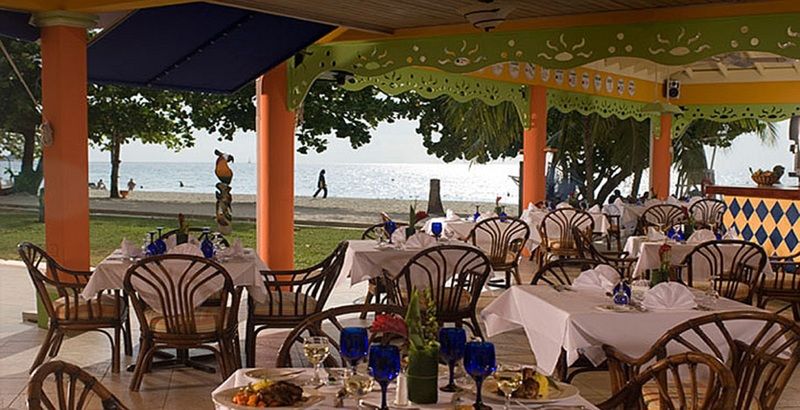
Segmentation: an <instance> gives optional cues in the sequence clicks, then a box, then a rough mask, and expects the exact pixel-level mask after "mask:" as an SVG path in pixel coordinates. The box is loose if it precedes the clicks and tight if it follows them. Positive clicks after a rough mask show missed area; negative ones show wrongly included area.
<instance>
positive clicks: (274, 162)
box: [256, 63, 295, 270]
mask: <svg viewBox="0 0 800 410" xmlns="http://www.w3.org/2000/svg"><path fill="white" fill-rule="evenodd" d="M287 93H288V83H287V67H286V64H285V63H284V64H281V65H279V66H277V67H275V68H273V69H272V70H270V71H269V72H268V73H267V74H265V75H263V76H261V78H259V80H258V81H257V82H256V96H257V105H258V108H257V114H256V115H257V120H256V129H257V134H258V144H257V146H258V148H257V151H258V164H257V170H258V195H257V200H256V221H257V222H256V239H257V242H258V246H257V247H258V254H259V256H261V258H262V260H264V262H266V263H267V266H269V268H270V269H278V270H288V269H292V268H293V267H294V123H295V117H294V113H293V112H291V111H289V110H288V109H287V108H286V107H287Z"/></svg>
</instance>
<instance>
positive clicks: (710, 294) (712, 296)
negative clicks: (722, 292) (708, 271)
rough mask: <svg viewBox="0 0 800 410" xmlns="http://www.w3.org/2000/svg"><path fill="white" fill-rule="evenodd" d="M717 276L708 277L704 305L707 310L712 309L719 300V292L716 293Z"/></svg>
mask: <svg viewBox="0 0 800 410" xmlns="http://www.w3.org/2000/svg"><path fill="white" fill-rule="evenodd" d="M718 280H719V275H711V276H709V277H708V282H709V283H708V289H707V290H706V295H705V296H706V303H707V304H708V307H709V308H712V309H713V308H714V306H716V305H717V301H718V300H719V292H717V281H718Z"/></svg>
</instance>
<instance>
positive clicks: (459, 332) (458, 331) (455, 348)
mask: <svg viewBox="0 0 800 410" xmlns="http://www.w3.org/2000/svg"><path fill="white" fill-rule="evenodd" d="M466 345H467V332H465V331H464V329H463V328H457V327H443V328H441V329H439V356H441V357H442V359H444V360H445V361H446V362H447V366H448V367H449V368H450V381H449V383H447V386H444V387H442V388H440V389H439V390H441V391H443V392H450V393H453V392H457V391H460V390H461V388H460V387H458V386H456V382H455V371H454V370H455V367H456V363H458V361H459V360H461V359H463V358H464V349H465V347H466Z"/></svg>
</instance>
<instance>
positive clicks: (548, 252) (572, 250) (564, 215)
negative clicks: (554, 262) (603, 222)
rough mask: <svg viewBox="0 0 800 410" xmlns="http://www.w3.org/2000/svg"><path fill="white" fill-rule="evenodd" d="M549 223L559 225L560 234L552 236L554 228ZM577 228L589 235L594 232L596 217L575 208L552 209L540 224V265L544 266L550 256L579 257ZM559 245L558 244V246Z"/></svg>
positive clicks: (558, 232)
mask: <svg viewBox="0 0 800 410" xmlns="http://www.w3.org/2000/svg"><path fill="white" fill-rule="evenodd" d="M549 224H554V225H555V226H556V227H557V232H555V233H557V234H558V236H557V238H558V239H556V240H553V238H556V236H552V237H551V235H550V234H551V233H554V232H552V229H550V228H548V225H549ZM575 229H578V230H580V231H584V232H586V234H587V235H592V234H593V233H594V219H593V218H592V215H591V214H589V213H588V212H586V211H582V210H579V209H574V208H562V209H556V210H554V211H550V212H548V213H547V215H545V216H544V218H542V222H541V223H540V224H539V237H540V238H541V240H542V242H541V245H539V261H538V266H540V267H541V266H544V264H545V263H547V262H549V261H550V258H552V257H556V258H559V259H562V258H577V257H578V248H577V247H576V245H575V238H574V237H573V235H574V232H575ZM556 245H557V246H556Z"/></svg>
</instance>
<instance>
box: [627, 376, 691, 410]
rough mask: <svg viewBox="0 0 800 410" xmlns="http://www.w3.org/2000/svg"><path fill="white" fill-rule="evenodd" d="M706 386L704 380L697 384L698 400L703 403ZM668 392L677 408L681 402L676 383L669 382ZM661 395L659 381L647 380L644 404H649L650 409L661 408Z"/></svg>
mask: <svg viewBox="0 0 800 410" xmlns="http://www.w3.org/2000/svg"><path fill="white" fill-rule="evenodd" d="M689 388H690V387H689V386H687V389H689ZM706 388H707V387H706V385H705V384H704V383H702V382H700V383H698V385H697V396H698V397H697V399H698V402H701V403H702V401H703V400H704V399H705V392H706ZM688 393H689V391H687V394H688ZM667 394H669V397H670V398H672V402H673V403H674V405H675V408H677V407H678V404H679V403H680V402H679V401H678V397H679V396H678V390H677V388H676V387H675V384H673V383H670V384H669V390H668V392H667ZM659 397H660V393H659V391H658V383H656V382H655V381H654V380H653V381H650V382H647V383H645V384H644V385H643V386H642V400H644V404H645V405H646V406H647V409H648V410H661V403H660V402H659ZM692 398H693V397H687V398H686V399H687V400H691V399H692ZM690 405H691V404H690Z"/></svg>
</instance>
